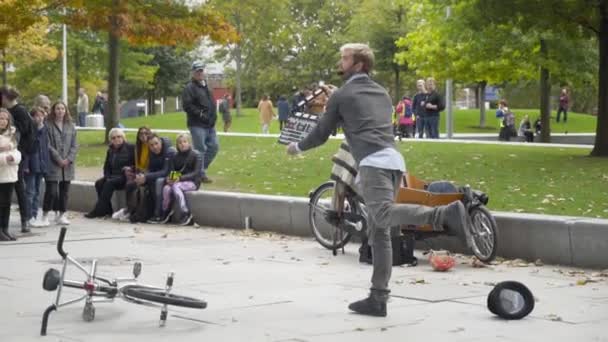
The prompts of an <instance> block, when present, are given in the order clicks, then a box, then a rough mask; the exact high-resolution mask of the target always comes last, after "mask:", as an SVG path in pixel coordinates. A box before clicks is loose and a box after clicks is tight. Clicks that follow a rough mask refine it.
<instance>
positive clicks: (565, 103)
mask: <svg viewBox="0 0 608 342" xmlns="http://www.w3.org/2000/svg"><path fill="white" fill-rule="evenodd" d="M569 104H570V97H569V96H568V90H567V89H566V88H563V89H562V92H561V94H560V95H559V108H558V109H557V122H559V117H560V115H561V113H564V123H566V122H568V107H569Z"/></svg>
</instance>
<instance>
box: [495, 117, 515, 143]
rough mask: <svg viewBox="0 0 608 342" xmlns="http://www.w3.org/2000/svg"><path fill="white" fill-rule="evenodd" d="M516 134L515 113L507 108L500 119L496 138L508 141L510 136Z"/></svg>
mask: <svg viewBox="0 0 608 342" xmlns="http://www.w3.org/2000/svg"><path fill="white" fill-rule="evenodd" d="M516 136H517V131H516V130H515V114H513V112H512V111H510V110H507V111H506V112H505V114H504V117H503V119H502V124H501V126H500V133H499V134H498V138H499V140H503V141H510V140H511V138H512V137H516Z"/></svg>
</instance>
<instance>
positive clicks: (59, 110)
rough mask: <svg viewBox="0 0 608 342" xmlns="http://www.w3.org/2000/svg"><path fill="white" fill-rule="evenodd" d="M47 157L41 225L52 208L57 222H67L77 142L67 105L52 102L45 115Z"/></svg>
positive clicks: (44, 222)
mask: <svg viewBox="0 0 608 342" xmlns="http://www.w3.org/2000/svg"><path fill="white" fill-rule="evenodd" d="M47 126H48V132H49V133H48V134H49V145H48V147H49V153H50V160H51V162H50V163H49V165H50V167H49V172H48V174H47V175H46V177H45V182H46V190H45V192H44V203H43V205H42V212H43V213H42V220H41V222H40V225H41V226H48V225H49V224H50V222H49V219H48V214H49V211H51V210H53V211H55V221H56V223H57V224H70V221H69V220H68V218H67V216H66V213H65V212H66V210H67V203H68V193H69V191H70V182H71V181H73V180H74V163H75V162H76V152H77V151H78V145H77V140H76V126H75V125H74V123H73V122H72V117H71V116H70V112H69V110H68V107H67V106H66V105H65V104H64V103H63V102H56V103H55V104H54V105H53V106H52V107H51V112H50V113H49V116H48V118H47Z"/></svg>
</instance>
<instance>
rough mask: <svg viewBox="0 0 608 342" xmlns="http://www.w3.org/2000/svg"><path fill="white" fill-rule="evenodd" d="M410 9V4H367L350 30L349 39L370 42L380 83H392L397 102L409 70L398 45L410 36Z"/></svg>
mask: <svg viewBox="0 0 608 342" xmlns="http://www.w3.org/2000/svg"><path fill="white" fill-rule="evenodd" d="M409 8H410V4H409V1H407V0H391V1H386V0H363V1H362V2H361V4H360V5H359V6H358V7H357V8H356V12H355V14H354V15H353V17H352V19H351V21H350V24H349V27H348V37H349V39H351V40H353V41H360V42H366V43H368V44H369V46H370V47H371V48H372V49H373V50H374V54H375V57H376V66H375V67H374V69H376V73H377V74H378V75H377V77H376V79H378V81H379V82H382V83H384V84H385V85H387V86H388V85H389V84H391V83H392V87H390V88H391V90H392V91H391V93H392V95H393V99H394V100H399V99H400V98H401V95H402V91H403V87H402V75H403V73H404V72H406V71H407V70H408V64H407V62H406V61H402V63H399V61H398V60H397V59H396V54H397V53H398V52H399V47H398V46H397V44H396V42H397V40H398V39H399V38H400V37H404V36H405V35H406V34H407V30H408V27H409V25H408V23H407V19H408V14H409V13H408V12H409ZM385 75H386V76H385Z"/></svg>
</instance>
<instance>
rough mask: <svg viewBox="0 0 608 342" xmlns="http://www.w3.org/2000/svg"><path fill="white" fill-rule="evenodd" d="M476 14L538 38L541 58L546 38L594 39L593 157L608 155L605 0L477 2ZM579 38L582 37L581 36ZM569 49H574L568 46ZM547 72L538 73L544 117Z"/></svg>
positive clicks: (607, 7) (607, 12) (607, 19)
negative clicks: (595, 104) (595, 102)
mask: <svg viewBox="0 0 608 342" xmlns="http://www.w3.org/2000/svg"><path fill="white" fill-rule="evenodd" d="M475 5H476V7H477V8H478V9H479V11H481V12H483V13H486V14H488V19H489V20H491V21H493V22H503V23H509V24H511V25H515V26H517V27H519V28H521V29H522V30H523V31H524V32H533V33H536V34H538V35H539V37H540V41H541V44H540V45H541V49H540V53H541V56H542V57H546V56H547V55H548V53H549V52H548V49H550V46H549V45H548V44H547V43H546V39H547V36H551V35H554V36H557V37H560V39H561V38H562V37H566V38H571V39H572V41H578V40H580V39H588V38H589V37H593V38H594V39H596V41H597V44H598V50H599V54H598V58H599V70H598V79H599V82H598V120H597V128H596V135H595V144H594V147H593V150H592V151H591V155H592V156H602V157H606V156H608V0H576V1H575V0H511V1H508V2H506V1H500V0H476V4H475ZM581 36H582V37H581ZM569 49H576V46H570V47H569ZM548 78H549V74H548V71H541V93H542V95H541V97H542V100H541V111H542V112H543V115H547V112H548V111H549V104H548V101H549V99H548V95H547V93H548V89H549V87H548V86H547V83H548Z"/></svg>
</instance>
